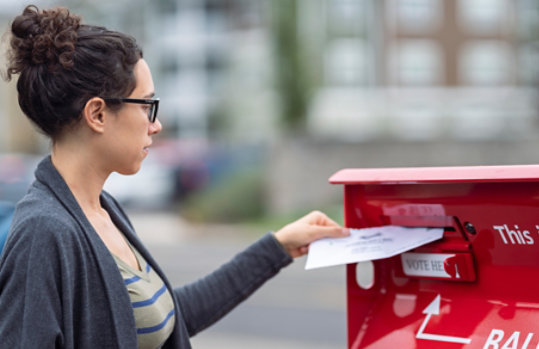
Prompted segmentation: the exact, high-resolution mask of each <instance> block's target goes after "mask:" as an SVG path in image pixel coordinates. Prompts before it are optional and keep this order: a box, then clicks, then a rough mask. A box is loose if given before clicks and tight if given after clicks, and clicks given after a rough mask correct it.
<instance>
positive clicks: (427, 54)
mask: <svg viewBox="0 0 539 349" xmlns="http://www.w3.org/2000/svg"><path fill="white" fill-rule="evenodd" d="M391 51H392V54H391V56H390V57H391V61H390V65H391V67H390V72H391V73H390V74H391V77H390V81H391V82H393V83H395V84H398V85H411V86H414V85H415V86H428V85H440V84H443V82H444V81H443V80H444V79H443V76H444V62H443V54H442V49H441V47H440V45H439V44H438V43H437V42H436V41H434V40H427V39H425V40H401V41H400V42H398V43H396V45H395V46H394V47H393V49H392V50H391Z"/></svg>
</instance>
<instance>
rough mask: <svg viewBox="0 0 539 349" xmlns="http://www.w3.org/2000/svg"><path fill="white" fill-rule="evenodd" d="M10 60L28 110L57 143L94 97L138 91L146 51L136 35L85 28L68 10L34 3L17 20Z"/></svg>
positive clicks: (10, 73) (24, 108)
mask: <svg viewBox="0 0 539 349" xmlns="http://www.w3.org/2000/svg"><path fill="white" fill-rule="evenodd" d="M7 56H8V69H7V76H6V77H7V80H8V81H9V80H11V78H12V76H13V75H14V74H19V78H18V81H17V91H18V94H19V105H20V107H21V109H22V111H23V112H24V113H25V114H26V115H27V116H28V118H30V120H32V121H33V122H34V123H35V124H36V125H37V126H38V127H39V128H40V129H41V130H42V131H43V132H44V133H45V134H47V135H48V136H49V137H51V138H52V139H53V140H54V139H55V138H56V137H57V136H58V135H59V134H60V132H61V131H62V130H63V129H64V127H65V126H67V125H70V124H73V123H75V122H76V121H77V120H79V119H80V117H81V112H82V109H83V108H84V106H85V105H86V102H87V101H88V100H89V99H90V98H92V97H96V96H101V97H125V96H127V95H129V94H130V93H131V92H132V91H133V89H134V88H135V85H136V81H135V76H134V74H133V69H134V66H135V64H136V63H137V62H138V61H139V59H141V58H142V50H141V48H140V47H139V46H138V45H137V43H136V41H135V39H134V38H132V37H131V36H128V35H125V34H122V33H119V32H116V31H110V30H107V29H106V28H104V27H99V26H91V25H84V24H81V19H80V17H79V16H76V15H73V14H71V13H70V12H69V11H68V10H67V9H66V8H53V9H50V10H42V11H40V10H39V9H38V8H37V7H36V6H34V5H29V6H27V7H26V8H25V9H24V11H23V13H22V14H21V15H19V16H17V17H15V19H14V20H13V23H12V25H11V40H10V48H9V49H8V52H7ZM111 107H114V106H111ZM116 107H118V106H116Z"/></svg>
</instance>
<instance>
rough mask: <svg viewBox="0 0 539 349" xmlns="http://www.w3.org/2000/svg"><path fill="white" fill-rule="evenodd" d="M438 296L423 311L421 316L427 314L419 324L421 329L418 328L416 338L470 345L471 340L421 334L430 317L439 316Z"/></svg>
mask: <svg viewBox="0 0 539 349" xmlns="http://www.w3.org/2000/svg"><path fill="white" fill-rule="evenodd" d="M440 298H441V297H440V295H437V296H436V298H434V300H433V301H432V302H431V303H430V304H429V305H428V306H427V307H426V308H425V310H423V314H427V317H426V318H425V320H424V321H423V323H422V324H421V327H420V328H419V331H417V335H416V338H419V339H428V340H431V341H439V342H450V343H462V344H470V343H471V342H472V339H471V338H462V337H451V336H442V335H439V334H428V333H423V331H424V330H425V327H427V323H428V322H429V320H430V317H431V316H432V315H433V314H434V315H440Z"/></svg>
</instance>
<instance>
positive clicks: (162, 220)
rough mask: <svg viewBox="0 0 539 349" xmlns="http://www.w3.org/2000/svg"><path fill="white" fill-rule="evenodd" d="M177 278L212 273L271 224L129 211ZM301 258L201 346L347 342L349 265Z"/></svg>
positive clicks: (312, 347) (296, 346)
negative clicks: (204, 221) (260, 226)
mask: <svg viewBox="0 0 539 349" xmlns="http://www.w3.org/2000/svg"><path fill="white" fill-rule="evenodd" d="M129 216H130V218H131V220H132V222H133V224H134V226H135V228H136V230H137V233H138V234H139V236H140V238H141V239H142V240H143V241H144V242H145V244H146V246H147V247H148V248H149V249H150V251H151V252H152V254H153V255H154V257H155V259H156V260H157V261H158V262H159V263H160V265H161V267H162V268H163V269H164V270H165V272H166V274H167V276H168V278H169V280H170V281H171V282H172V284H173V285H181V284H184V283H187V282H190V281H193V280H196V279H197V278H199V277H201V276H203V275H205V274H206V273H208V272H211V271H212V270H214V269H216V268H217V267H219V266H220V265H221V264H222V263H224V262H226V261H227V260H228V259H229V258H231V257H232V256H233V255H234V254H235V253H237V252H239V251H240V250H241V249H242V248H244V247H246V246H247V245H248V244H249V243H250V242H252V241H255V240H256V239H257V237H259V236H261V235H263V234H264V233H265V232H263V231H262V232H252V231H250V232H249V231H247V229H246V227H244V226H230V225H222V226H216V225H212V226H208V225H203V226H196V225H191V224H188V223H186V222H184V221H182V220H181V219H180V218H179V217H178V216H177V215H174V214H170V213H163V212H149V213H141V212H129ZM304 265H305V258H304V257H303V258H300V259H297V260H296V261H295V262H294V263H293V264H292V265H290V266H289V267H287V268H285V269H284V270H282V271H281V272H280V273H279V274H278V275H277V276H276V277H275V278H273V279H272V280H270V281H269V282H268V283H266V284H265V285H264V286H263V287H262V288H261V289H259V290H258V291H257V292H256V293H255V294H254V295H253V296H252V297H251V298H249V299H248V300H247V301H246V302H244V303H243V304H241V305H240V306H239V307H237V308H236V309H234V310H233V311H232V312H231V313H230V314H228V315H227V316H226V317H225V318H223V319H222V320H221V321H220V322H218V323H217V324H215V325H214V326H212V327H210V328H209V329H207V330H205V331H203V332H202V333H200V334H198V335H197V336H195V337H194V338H192V344H193V347H194V348H197V349H211V348H240V349H241V348H255V347H256V348H257V349H266V348H267V349H269V348H282V349H302V348H305V349H307V348H309V349H330V348H345V347H346V312H345V309H346V299H345V297H346V287H345V269H344V267H342V266H340V267H331V268H322V269H315V270H309V271H305V270H304Z"/></svg>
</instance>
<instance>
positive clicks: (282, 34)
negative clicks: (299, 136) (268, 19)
mask: <svg viewBox="0 0 539 349" xmlns="http://www.w3.org/2000/svg"><path fill="white" fill-rule="evenodd" d="M272 5H273V32H274V40H275V42H274V45H275V51H276V53H277V57H276V60H277V70H276V71H277V82H278V86H277V89H278V91H279V95H280V100H281V117H282V120H283V121H284V123H285V125H286V126H290V127H292V128H296V129H297V128H301V127H303V126H304V122H305V118H306V113H307V106H308V94H309V81H308V80H309V79H308V76H309V74H308V71H307V69H308V65H307V64H306V62H304V61H303V60H302V58H303V56H304V54H303V46H302V43H301V41H300V39H299V35H298V30H297V27H298V14H297V11H298V5H297V0H275V1H272Z"/></svg>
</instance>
